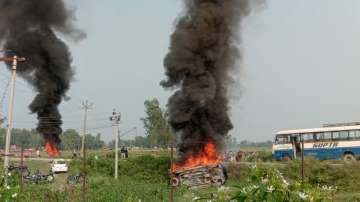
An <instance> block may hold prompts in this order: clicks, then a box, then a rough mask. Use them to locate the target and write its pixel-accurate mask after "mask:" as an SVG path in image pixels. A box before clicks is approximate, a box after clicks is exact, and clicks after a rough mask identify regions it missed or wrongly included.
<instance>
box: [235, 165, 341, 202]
mask: <svg viewBox="0 0 360 202" xmlns="http://www.w3.org/2000/svg"><path fill="white" fill-rule="evenodd" d="M235 188H236V189H237V191H236V193H235V195H234V196H233V198H232V200H235V201H240V202H253V201H254V202H255V201H269V202H277V201H290V202H301V201H332V200H333V196H334V194H335V189H333V188H331V187H327V186H322V187H320V186H312V185H310V184H306V183H304V184H301V183H299V182H298V181H294V182H291V181H287V180H286V179H285V178H284V177H283V175H282V173H280V172H279V171H278V170H276V169H274V168H259V167H254V168H253V169H252V171H251V172H250V174H249V177H248V179H247V181H246V182H244V183H242V184H239V185H237V186H235Z"/></svg>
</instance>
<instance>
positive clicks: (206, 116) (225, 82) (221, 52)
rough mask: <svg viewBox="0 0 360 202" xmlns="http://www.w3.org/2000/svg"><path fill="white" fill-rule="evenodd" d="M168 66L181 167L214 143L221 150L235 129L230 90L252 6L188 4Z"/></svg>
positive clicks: (243, 1)
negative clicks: (240, 39)
mask: <svg viewBox="0 0 360 202" xmlns="http://www.w3.org/2000/svg"><path fill="white" fill-rule="evenodd" d="M184 5H185V11H184V15H183V16H182V17H181V18H180V19H178V23H177V26H176V29H175V32H174V33H173V34H172V36H171V44H170V48H169V53H168V54H167V56H166V58H165V60H164V66H165V70H166V76H167V80H166V81H162V82H161V85H162V86H163V87H164V88H169V89H177V91H176V92H175V93H174V95H172V96H171V97H170V99H169V102H168V110H169V122H170V124H171V126H172V128H173V129H174V131H175V132H176V134H177V135H178V149H179V155H180V161H182V160H184V159H185V158H186V157H187V156H188V155H193V154H197V153H198V152H199V151H200V150H201V148H203V147H204V145H205V143H206V142H207V141H209V140H211V141H213V142H214V143H215V145H216V147H217V150H221V149H222V147H223V139H224V137H225V136H226V135H227V133H228V132H229V130H231V129H232V128H233V125H232V123H231V120H230V118H229V114H228V111H229V106H228V98H227V93H228V87H229V84H230V83H231V82H232V79H231V78H232V77H231V73H232V72H233V71H232V70H234V68H235V66H236V65H235V64H236V62H237V60H241V52H240V51H239V49H238V48H237V46H236V45H235V44H234V42H235V41H237V40H238V39H239V37H240V35H239V34H240V32H241V27H240V24H241V22H242V20H243V19H244V18H245V17H246V16H248V14H249V12H250V7H251V6H250V0H184Z"/></svg>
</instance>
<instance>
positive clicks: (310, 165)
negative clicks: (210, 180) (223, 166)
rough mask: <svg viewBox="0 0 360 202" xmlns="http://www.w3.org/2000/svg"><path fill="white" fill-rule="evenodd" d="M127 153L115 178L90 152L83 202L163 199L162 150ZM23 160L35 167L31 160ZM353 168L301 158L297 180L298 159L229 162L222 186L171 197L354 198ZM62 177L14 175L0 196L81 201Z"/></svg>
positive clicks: (107, 158) (108, 163) (108, 158)
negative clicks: (47, 180) (34, 179)
mask: <svg viewBox="0 0 360 202" xmlns="http://www.w3.org/2000/svg"><path fill="white" fill-rule="evenodd" d="M130 154H131V155H130V158H129V159H128V160H121V161H120V162H119V179H117V180H115V179H114V177H113V173H114V161H113V155H114V154H113V153H108V154H107V155H105V154H101V155H99V154H98V153H97V152H90V154H89V157H88V159H87V161H86V168H85V172H86V173H87V178H86V195H85V197H86V199H87V200H88V201H95V202H97V201H99V202H100V201H101V202H102V201H105V202H106V201H109V202H112V201H125V202H139V201H140V200H141V201H146V202H157V201H160V202H161V201H168V197H169V189H168V182H167V179H168V168H169V165H170V158H169V155H168V153H165V152H157V153H156V154H154V153H152V152H147V153H146V152H145V151H143V152H136V153H130ZM29 165H30V167H34V168H36V169H39V165H38V164H35V163H34V162H31V163H30V164H29ZM254 165H256V166H254ZM46 166H47V164H46V163H43V164H42V167H43V168H41V170H43V171H46ZM70 168H71V169H70V170H71V172H70V173H69V174H72V173H77V172H84V169H83V162H82V161H81V160H74V161H72V162H71V163H70ZM359 168H360V164H359V163H352V164H343V163H342V162H319V161H317V160H314V159H306V161H305V179H304V183H302V179H301V169H300V162H299V161H291V162H288V163H278V162H260V161H259V162H257V163H256V164H254V163H247V162H245V163H236V164H229V165H228V173H229V180H228V182H227V184H226V185H225V186H223V187H220V188H216V187H213V188H205V189H194V190H188V189H187V188H185V187H179V188H176V189H175V201H176V202H188V201H200V202H205V201H208V200H211V201H213V202H215V201H218V202H223V201H231V200H235V201H264V200H265V201H311V199H312V201H325V202H326V201H351V202H352V201H360V195H359V194H358V190H360V183H359V182H360V173H359V172H358V170H359ZM66 176H67V175H65V174H60V175H57V177H56V179H55V182H54V183H53V184H48V185H47V184H44V185H28V184H25V185H24V186H23V189H22V190H21V189H20V186H19V180H16V178H14V180H13V181H12V184H11V185H10V187H9V189H7V188H6V187H5V188H2V189H0V197H2V196H3V197H7V199H8V201H44V202H45V201H54V202H56V201H75V202H76V201H82V200H83V198H82V197H83V195H82V186H81V184H77V185H67V184H66V180H61V179H60V178H61V177H62V178H66ZM315 199H316V200H315Z"/></svg>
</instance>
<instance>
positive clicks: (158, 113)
mask: <svg viewBox="0 0 360 202" xmlns="http://www.w3.org/2000/svg"><path fill="white" fill-rule="evenodd" d="M144 105H145V113H146V117H145V118H141V121H142V122H143V124H144V128H145V131H146V135H147V137H148V141H150V144H151V146H158V147H162V148H166V147H168V146H169V144H170V142H171V141H172V139H173V137H174V136H173V134H172V132H171V130H170V126H169V124H168V121H167V119H166V112H165V110H163V109H161V107H160V103H159V101H158V100H157V99H155V98H154V99H152V100H146V101H145V103H144Z"/></svg>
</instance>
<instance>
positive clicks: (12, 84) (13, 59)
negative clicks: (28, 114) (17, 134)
mask: <svg viewBox="0 0 360 202" xmlns="http://www.w3.org/2000/svg"><path fill="white" fill-rule="evenodd" d="M25 60H26V59H25V58H23V57H18V56H17V55H14V56H13V57H0V61H6V62H12V66H11V79H10V98H9V108H8V116H7V117H8V119H7V121H8V125H7V131H6V140H5V159H4V170H5V184H7V174H8V166H9V150H10V138H11V130H12V127H13V111H14V96H15V80H16V69H17V65H18V62H25Z"/></svg>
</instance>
